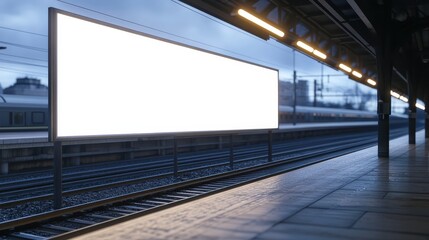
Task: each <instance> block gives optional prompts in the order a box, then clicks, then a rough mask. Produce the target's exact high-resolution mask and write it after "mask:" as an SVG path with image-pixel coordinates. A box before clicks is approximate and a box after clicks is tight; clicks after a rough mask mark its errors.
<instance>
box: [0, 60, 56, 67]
mask: <svg viewBox="0 0 429 240" xmlns="http://www.w3.org/2000/svg"><path fill="white" fill-rule="evenodd" d="M0 62H4V63H11V64H20V65H28V66H33V67H42V68H48V66H47V65H40V64H34V63H28V62H20V61H13V60H7V59H1V58H0Z"/></svg>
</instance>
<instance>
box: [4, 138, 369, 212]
mask: <svg viewBox="0 0 429 240" xmlns="http://www.w3.org/2000/svg"><path fill="white" fill-rule="evenodd" d="M367 138H368V136H365V135H364V134H359V135H357V136H355V138H353V139H347V140H342V142H343V143H346V142H355V141H365V140H366V139H367ZM338 139H341V138H340V137H331V138H329V139H319V140H316V141H312V146H309V147H306V148H303V147H302V146H301V147H299V145H302V143H301V142H298V143H292V144H291V143H282V144H275V145H274V146H273V152H274V153H273V154H274V157H283V158H285V159H288V158H293V157H294V156H296V155H302V154H304V152H305V151H314V150H316V149H318V148H325V147H330V145H335V144H332V143H330V142H335V141H338ZM326 142H328V143H326ZM265 157H266V146H261V145H259V146H251V147H241V148H238V149H236V150H235V152H234V158H235V161H234V164H239V163H244V162H249V161H254V160H262V159H264V158H265ZM179 165H180V171H179V173H186V172H190V171H196V170H199V169H205V168H214V167H220V166H228V165H230V162H229V151H227V150H224V151H217V152H209V153H207V152H206V153H201V154H196V155H190V154H188V155H187V156H184V157H182V158H180V162H179ZM172 175H173V173H172V162H171V159H168V158H157V159H154V160H150V161H145V162H142V163H133V164H129V165H127V166H114V167H109V168H104V169H94V170H87V171H78V172H75V173H69V174H65V175H64V179H63V187H64V189H65V191H64V195H65V196H71V195H76V194H80V193H84V192H89V191H99V190H103V189H108V188H112V187H118V186H124V185H129V184H135V183H139V182H144V181H149V180H153V179H158V178H162V177H167V176H172ZM142 176H143V177H142ZM124 178H125V179H124ZM51 192H52V176H51V175H47V176H43V177H37V178H33V179H23V180H18V181H2V184H0V200H1V202H0V208H6V207H11V206H14V205H18V204H23V203H26V202H31V201H40V200H47V199H50V198H52V193H51Z"/></svg>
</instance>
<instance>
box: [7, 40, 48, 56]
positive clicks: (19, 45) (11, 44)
mask: <svg viewBox="0 0 429 240" xmlns="http://www.w3.org/2000/svg"><path fill="white" fill-rule="evenodd" d="M0 43H1V44H6V45H10V46H14V47H19V48H25V49H30V50H34V51H39V52H46V53H47V52H48V49H46V48H40V47H33V46H29V45H24V44H18V43H12V42H6V41H0Z"/></svg>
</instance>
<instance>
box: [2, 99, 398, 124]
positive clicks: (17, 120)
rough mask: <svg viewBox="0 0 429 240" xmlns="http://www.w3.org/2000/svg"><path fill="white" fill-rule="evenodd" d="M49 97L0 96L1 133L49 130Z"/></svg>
mask: <svg viewBox="0 0 429 240" xmlns="http://www.w3.org/2000/svg"><path fill="white" fill-rule="evenodd" d="M404 118H406V117H405V116H404V115H392V119H393V121H395V120H400V119H402V120H405V119H404ZM376 120H377V114H376V113H375V112H369V111H358V110H348V109H337V108H321V107H309V106H297V107H296V112H295V114H294V113H293V108H292V107H290V106H280V107H279V121H280V123H292V122H296V123H317V122H358V121H376ZM48 121H49V109H48V98H47V97H40V96H23V95H9V94H0V131H3V132H4V131H47V130H48Z"/></svg>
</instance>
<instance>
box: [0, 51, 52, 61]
mask: <svg viewBox="0 0 429 240" xmlns="http://www.w3.org/2000/svg"><path fill="white" fill-rule="evenodd" d="M0 55H3V56H8V57H14V58H22V59H27V60H33V61H40V62H48V60H47V59H40V58H31V57H23V56H18V55H13V54H7V53H0Z"/></svg>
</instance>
